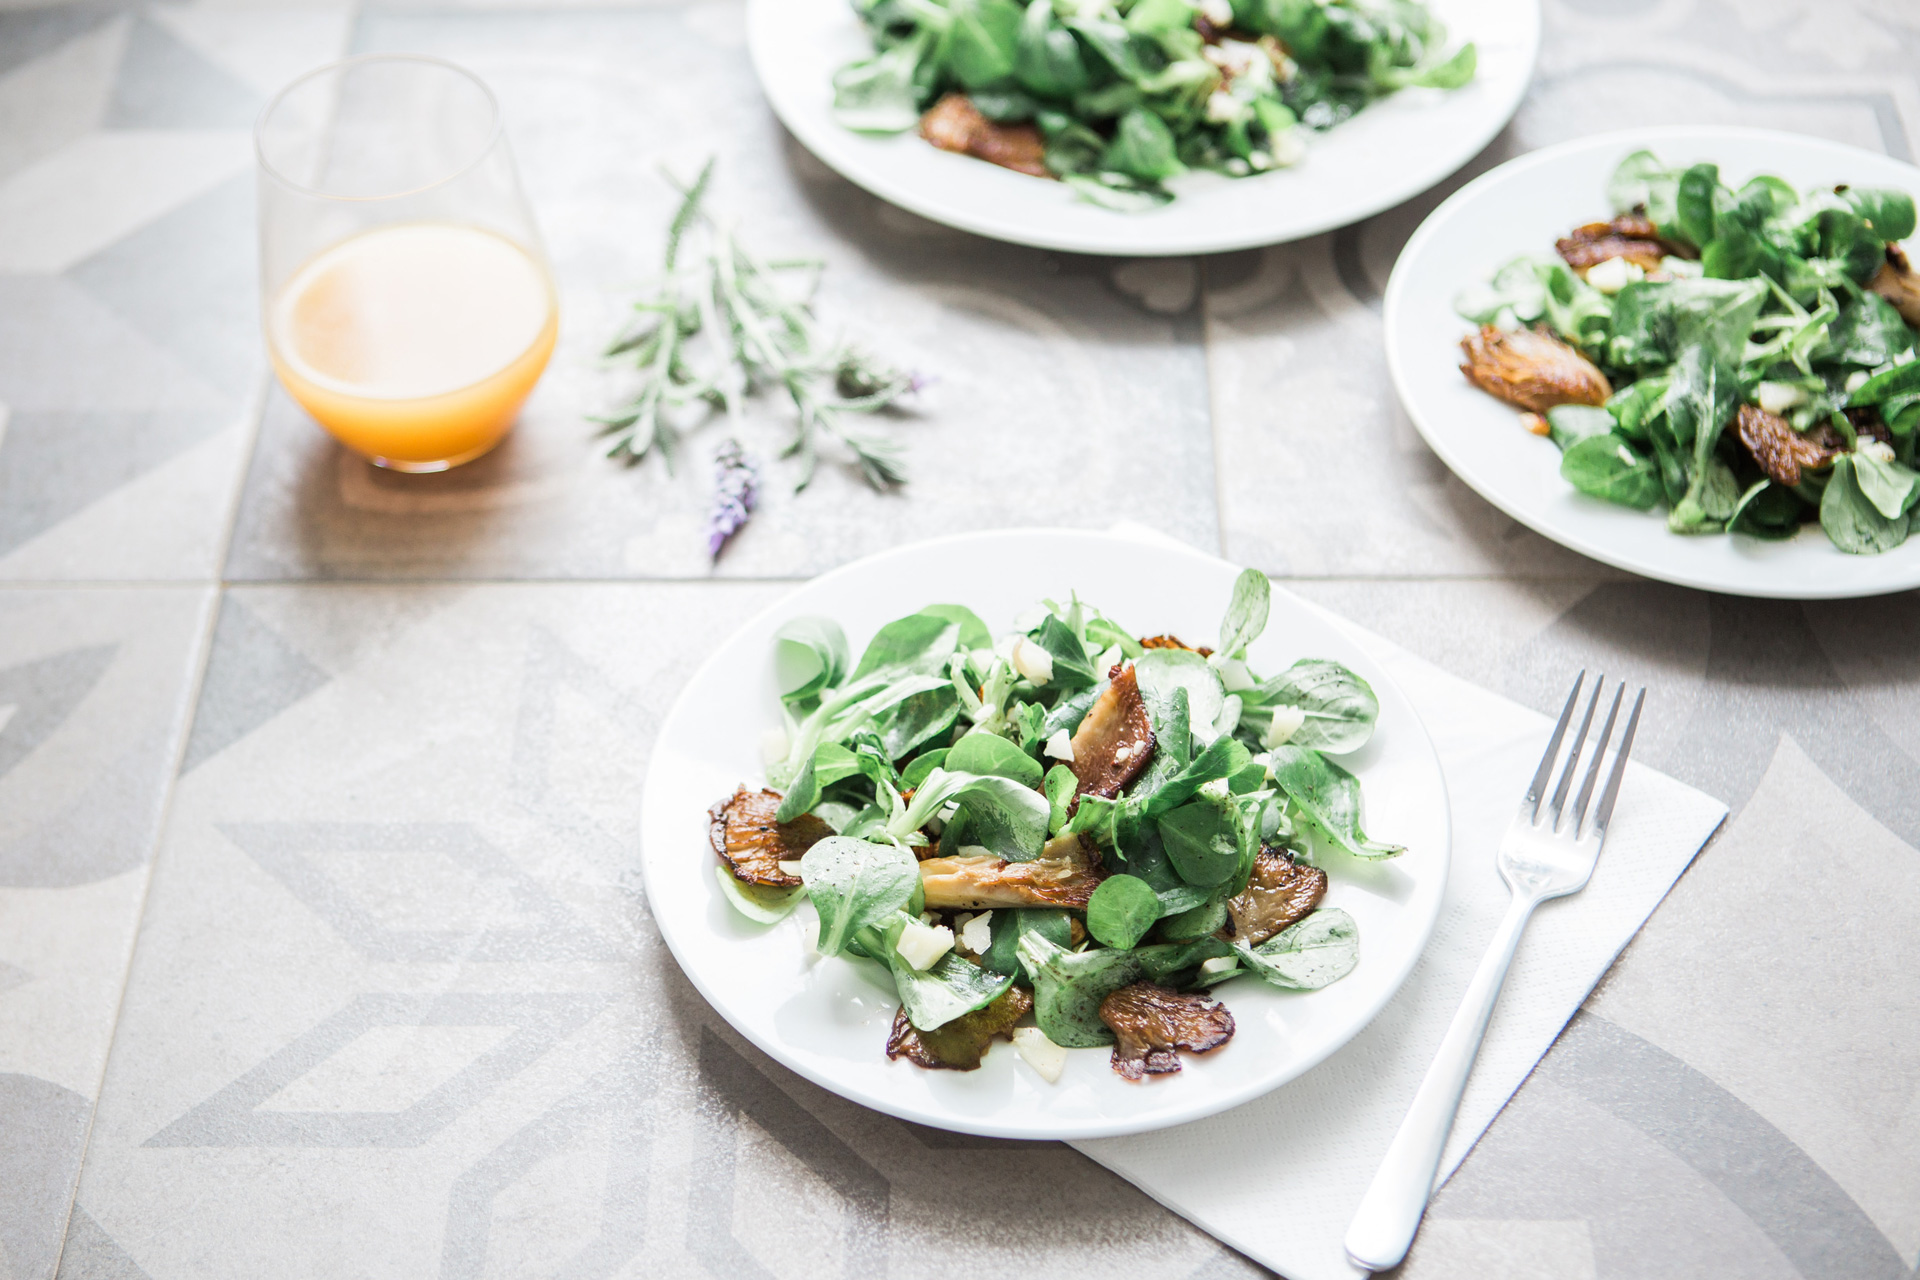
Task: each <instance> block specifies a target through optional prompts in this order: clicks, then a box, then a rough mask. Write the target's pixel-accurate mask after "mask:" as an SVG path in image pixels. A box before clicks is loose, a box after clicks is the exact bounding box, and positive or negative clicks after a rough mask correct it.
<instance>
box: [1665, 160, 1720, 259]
mask: <svg viewBox="0 0 1920 1280" xmlns="http://www.w3.org/2000/svg"><path fill="white" fill-rule="evenodd" d="M1719 189H1720V169H1719V167H1718V166H1716V165H1711V164H1696V165H1694V166H1693V167H1692V168H1691V169H1688V170H1687V171H1686V172H1685V173H1683V174H1681V175H1680V188H1679V193H1678V196H1677V198H1676V201H1675V212H1676V213H1677V214H1678V219H1677V221H1676V222H1675V224H1674V227H1673V230H1675V231H1677V232H1678V233H1679V234H1680V238H1681V239H1683V240H1687V241H1690V242H1692V243H1693V244H1695V245H1704V244H1706V243H1707V242H1708V241H1710V240H1712V239H1713V223H1714V207H1713V206H1714V196H1715V194H1716V193H1717V192H1718V191H1719Z"/></svg>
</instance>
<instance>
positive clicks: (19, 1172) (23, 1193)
mask: <svg viewBox="0 0 1920 1280" xmlns="http://www.w3.org/2000/svg"><path fill="white" fill-rule="evenodd" d="M92 1112H93V1104H92V1102H91V1101H89V1100H88V1099H86V1098H83V1097H81V1096H80V1095H79V1094H77V1093H75V1092H73V1090H71V1089H65V1088H62V1087H61V1086H59V1085H57V1084H54V1083H52V1082H51V1081H47V1080H42V1079H40V1078H39V1077H38V1076H29V1075H10V1074H0V1188H3V1189H4V1192H3V1193H0V1205H4V1206H5V1208H6V1212H4V1213H0V1258H3V1259H5V1260H6V1261H7V1262H9V1263H10V1264H11V1265H12V1268H13V1274H15V1275H18V1276H35V1277H38V1276H46V1275H51V1274H52V1273H53V1268H54V1263H55V1261H56V1260H57V1259H58V1258H59V1256H60V1234H61V1228H62V1226H63V1224H64V1223H65V1222H66V1218H67V1207H68V1206H69V1205H71V1204H72V1203H73V1187H74V1182H75V1181H76V1180H77V1179H78V1178H79V1176H80V1156H81V1148H82V1147H83V1146H84V1145H85V1144H86V1134H87V1117H88V1116H89V1115H90V1114H92Z"/></svg>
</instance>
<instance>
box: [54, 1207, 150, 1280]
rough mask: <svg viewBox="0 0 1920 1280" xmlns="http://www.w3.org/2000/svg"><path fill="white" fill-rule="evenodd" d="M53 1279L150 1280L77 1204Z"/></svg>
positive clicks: (115, 1241) (138, 1265)
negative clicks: (57, 1271)
mask: <svg viewBox="0 0 1920 1280" xmlns="http://www.w3.org/2000/svg"><path fill="white" fill-rule="evenodd" d="M55 1280H153V1277H152V1276H150V1275H148V1274H147V1271H146V1269H145V1268H144V1267H142V1266H141V1265H140V1264H139V1263H137V1262H135V1261H134V1260H133V1258H132V1257H131V1256H130V1255H129V1254H128V1253H127V1251H126V1250H125V1249H122V1248H121V1247H120V1242H119V1241H118V1240H115V1239H114V1238H113V1237H112V1236H110V1235H108V1234H107V1233H106V1230H105V1228H103V1227H102V1226H101V1225H100V1224H99V1223H98V1222H95V1221H94V1220H93V1215H92V1214H90V1213H88V1212H87V1211H86V1210H85V1209H83V1208H81V1207H80V1206H79V1205H77V1204H76V1205H74V1206H73V1218H72V1220H71V1221H69V1222H68V1223H67V1245H66V1248H65V1249H63V1250H61V1252H60V1272H59V1274H58V1275H57V1276H56V1277H55Z"/></svg>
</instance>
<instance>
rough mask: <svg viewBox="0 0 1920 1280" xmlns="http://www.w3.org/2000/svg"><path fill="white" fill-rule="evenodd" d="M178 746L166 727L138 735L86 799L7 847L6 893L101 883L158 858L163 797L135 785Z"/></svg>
mask: <svg viewBox="0 0 1920 1280" xmlns="http://www.w3.org/2000/svg"><path fill="white" fill-rule="evenodd" d="M171 740H172V735H171V731H170V728H169V726H168V725H167V724H166V723H165V722H164V721H162V722H158V723H153V724H149V725H148V726H147V727H146V728H145V730H144V732H141V733H137V734H133V735H132V736H131V740H130V741H128V742H127V744H126V745H125V747H124V748H122V750H121V751H120V752H119V753H118V754H116V755H114V756H112V757H111V758H109V759H108V760H107V761H105V762H104V766H103V767H101V768H100V769H98V770H97V771H96V772H95V773H94V775H93V777H92V779H91V780H90V781H89V782H88V783H87V785H86V787H85V788H83V789H82V790H81V792H80V794H79V795H77V796H75V797H74V798H73V799H72V800H70V801H69V802H68V803H67V804H66V805H65V806H64V807H62V808H60V809H58V810H56V811H55V812H53V813H52V814H50V815H49V816H48V817H47V818H46V819H45V820H44V821H42V822H40V823H38V824H37V825H36V826H34V827H33V828H31V829H30V830H28V831H27V832H26V833H24V834H23V835H21V836H20V837H18V838H17V839H15V840H14V841H13V842H12V843H10V844H5V845H0V886H4V887H8V888H35V889H57V888H67V887H70V886H72V885H81V884H96V883H98V882H99V881H102V880H105V879H108V878H109V877H112V876H117V875H119V874H120V873H121V872H123V871H130V870H132V869H133V868H135V867H137V866H140V865H141V864H142V863H144V862H145V861H146V860H147V859H148V858H149V857H151V856H152V855H153V836H154V830H155V828H156V827H157V826H158V825H159V821H160V803H161V791H160V789H159V788H157V787H147V786H129V785H128V781H127V780H128V779H129V778H137V777H142V776H147V775H148V773H149V771H150V770H152V769H153V767H154V765H155V763H156V762H158V761H161V760H164V759H165V758H166V753H167V748H168V746H169V743H170V742H171Z"/></svg>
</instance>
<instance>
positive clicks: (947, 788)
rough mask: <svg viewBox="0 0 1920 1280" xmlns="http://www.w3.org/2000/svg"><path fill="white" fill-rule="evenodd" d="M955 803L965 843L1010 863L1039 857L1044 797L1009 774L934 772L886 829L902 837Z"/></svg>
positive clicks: (1043, 836)
mask: <svg viewBox="0 0 1920 1280" xmlns="http://www.w3.org/2000/svg"><path fill="white" fill-rule="evenodd" d="M969 736H970V737H971V736H973V735H969ZM963 741H964V739H963ZM948 758H949V759H951V758H952V757H951V755H949V757H948ZM954 802H958V803H959V805H960V808H961V812H962V814H963V815H964V821H965V823H966V832H967V841H968V843H970V844H978V845H982V846H984V847H986V848H987V849H988V850H990V851H992V853H993V854H994V855H995V856H997V857H1001V858H1005V859H1006V860H1007V861H1009V862H1031V861H1032V860H1033V859H1035V858H1037V857H1039V856H1040V849H1041V846H1042V845H1044V844H1045V843H1046V841H1047V822H1048V819H1049V818H1050V817H1051V816H1052V808H1051V806H1049V805H1048V804H1047V800H1046V797H1045V796H1043V795H1041V794H1040V793H1039V792H1037V791H1034V790H1033V789H1031V788H1030V787H1024V786H1022V785H1020V783H1018V782H1016V781H1014V780H1013V779H1012V778H1003V777H999V776H997V775H993V774H973V773H962V772H959V771H957V770H949V769H945V768H940V769H935V770H933V772H931V773H929V774H928V775H927V777H926V780H925V781H924V782H922V783H921V784H920V786H919V787H918V788H917V789H916V790H915V791H914V793H913V801H912V803H911V804H909V805H908V806H907V808H906V810H905V812H904V813H902V814H901V815H900V816H899V817H897V818H895V819H894V820H893V821H892V822H891V823H889V825H888V831H889V832H890V833H891V834H892V836H893V837H894V838H895V839H897V840H905V839H907V838H908V837H909V836H910V835H911V834H912V833H913V832H915V831H918V830H919V829H920V828H921V827H923V826H925V825H926V824H927V822H928V820H929V819H931V818H932V817H933V816H934V815H935V814H937V813H939V812H940V810H941V809H943V808H945V807H946V806H947V805H948V804H949V803H954ZM947 830H948V831H952V830H954V826H952V825H949V827H948V828H947ZM944 838H945V837H944V836H943V837H942V839H943V841H944Z"/></svg>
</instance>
